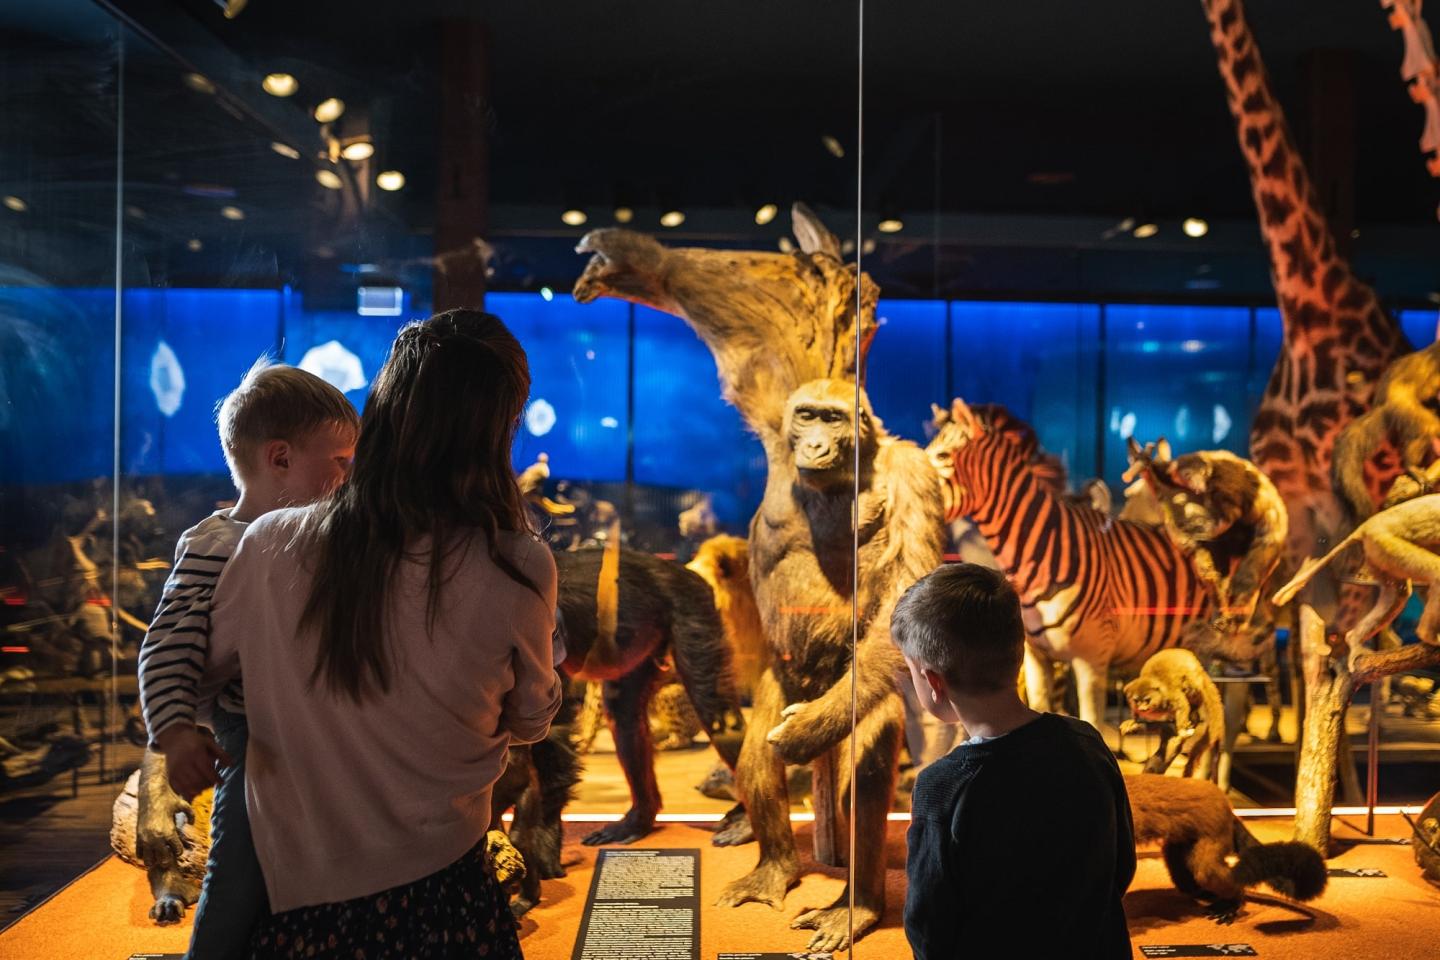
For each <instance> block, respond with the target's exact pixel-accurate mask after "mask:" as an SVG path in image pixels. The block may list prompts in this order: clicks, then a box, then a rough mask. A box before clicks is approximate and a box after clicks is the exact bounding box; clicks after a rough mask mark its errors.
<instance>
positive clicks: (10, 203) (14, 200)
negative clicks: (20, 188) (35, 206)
mask: <svg viewBox="0 0 1440 960" xmlns="http://www.w3.org/2000/svg"><path fill="white" fill-rule="evenodd" d="M3 203H4V204H5V206H6V207H8V208H10V209H11V210H14V211H15V212H16V213H24V212H25V211H26V210H29V209H30V204H28V203H26V202H25V201H24V200H21V199H20V198H19V197H15V196H9V197H6V198H5V199H4V201H3Z"/></svg>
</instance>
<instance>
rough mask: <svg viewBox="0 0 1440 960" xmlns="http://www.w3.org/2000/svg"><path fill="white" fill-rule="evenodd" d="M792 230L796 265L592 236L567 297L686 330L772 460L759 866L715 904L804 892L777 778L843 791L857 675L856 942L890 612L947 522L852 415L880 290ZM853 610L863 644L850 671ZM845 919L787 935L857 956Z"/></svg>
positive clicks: (919, 471) (877, 836)
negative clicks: (836, 777) (652, 312)
mask: <svg viewBox="0 0 1440 960" xmlns="http://www.w3.org/2000/svg"><path fill="white" fill-rule="evenodd" d="M793 230H794V233H795V238H796V240H797V241H798V245H799V249H798V250H797V251H795V252H794V253H792V254H774V253H759V252H743V251H733V250H699V249H667V248H665V247H662V246H661V245H660V244H658V243H656V242H655V240H654V239H653V238H650V237H646V236H642V235H640V234H636V233H632V232H630V231H625V230H599V231H595V232H594V233H591V234H588V235H586V236H585V237H584V238H583V239H582V240H581V242H580V246H579V247H578V249H579V250H580V251H581V252H587V253H592V254H593V256H592V257H591V260H590V263H589V264H588V265H587V266H586V268H585V272H584V273H583V274H582V276H581V277H580V280H579V281H578V282H577V283H576V285H575V298H576V300H578V301H580V302H581V303H587V302H589V301H591V300H594V299H595V298H597V297H600V296H615V297H621V298H623V299H626V300H630V301H632V302H636V303H644V304H647V305H649V306H651V307H654V308H656V309H659V310H663V311H665V312H667V313H671V314H673V315H675V316H677V317H681V318H683V319H684V320H685V321H686V322H687V323H689V324H690V326H691V327H692V328H693V329H694V330H695V332H696V333H697V334H699V336H700V338H701V339H702V340H704V342H705V344H706V346H707V347H709V349H710V352H711V353H712V355H714V357H715V362H716V367H717V368H718V371H719V374H720V384H721V391H722V394H723V396H724V397H725V399H726V400H728V401H730V402H731V403H733V404H734V405H735V406H736V407H737V408H738V409H739V411H740V414H741V416H743V417H744V419H745V422H746V424H747V425H748V426H749V427H750V429H752V430H754V431H755V432H756V434H757V435H758V436H759V437H760V440H761V443H762V445H763V446H764V449H765V455H766V460H767V465H768V476H767V480H766V487H765V495H764V498H763V501H762V503H761V507H760V511H759V512H758V513H757V514H756V516H755V518H754V519H753V520H752V522H751V525H750V577H751V583H752V584H753V586H754V588H755V601H756V604H757V606H758V608H759V610H760V616H761V620H762V623H763V624H764V628H765V633H766V639H767V641H768V643H769V648H770V666H769V668H768V669H766V670H765V672H764V673H763V674H762V675H761V677H760V680H759V683H758V685H757V688H756V692H755V706H754V713H753V715H752V717H751V722H750V735H748V736H747V737H746V738H745V744H744V748H743V749H742V752H741V760H740V766H739V769H738V771H737V778H738V782H739V789H740V794H741V797H742V798H743V800H744V802H745V805H746V807H747V809H748V812H749V814H750V820H751V823H752V824H753V825H754V832H755V835H756V837H757V839H758V840H759V841H760V861H759V863H758V864H757V865H756V867H755V869H754V871H752V872H751V873H750V874H748V875H746V876H745V877H743V878H741V879H740V880H737V881H735V882H734V883H731V884H730V885H729V886H727V887H726V888H725V890H724V891H723V892H722V893H721V895H720V897H719V901H718V902H719V903H720V904H721V905H728V906H733V905H737V904H741V903H745V902H749V901H756V902H761V903H768V904H770V905H772V906H775V907H777V908H778V907H779V906H780V905H781V904H782V903H783V901H784V898H785V894H786V891H787V890H788V889H789V888H790V887H791V886H792V885H793V884H794V883H795V882H796V880H797V879H798V874H799V859H798V857H797V855H796V852H795V839H794V835H793V834H792V833H791V829H790V819H789V804H788V796H787V791H786V787H785V778H784V769H785V762H786V761H787V760H790V761H792V762H810V761H811V760H814V759H816V758H818V757H820V756H821V755H828V756H832V757H834V759H835V763H834V766H835V768H836V769H838V770H840V771H841V772H842V774H843V775H844V776H845V777H846V778H847V779H848V776H849V773H850V770H851V761H850V757H849V756H848V751H847V748H845V747H844V746H843V744H844V743H845V742H846V741H847V740H848V737H849V733H850V686H851V683H850V677H851V674H852V672H853V674H854V675H855V677H856V678H857V684H856V686H857V690H858V698H859V702H858V707H859V712H858V715H859V718H860V719H859V724H858V728H857V731H856V736H857V742H858V744H859V750H860V752H859V755H858V756H857V757H856V758H855V768H856V778H857V779H856V782H855V796H856V801H857V810H858V822H857V823H855V824H854V828H855V834H856V846H855V849H854V850H853V851H852V856H853V857H854V865H855V884H856V885H855V891H854V892H855V913H854V932H855V934H856V935H859V934H861V933H863V932H864V931H865V930H867V929H868V928H869V927H871V926H872V925H873V924H874V923H875V922H876V921H877V920H878V919H879V917H880V914H881V912H882V911H883V908H884V886H885V884H884V880H885V861H884V849H885V815H886V813H887V812H888V809H889V803H890V797H891V795H892V792H893V789H894V777H895V770H896V764H897V761H898V758H899V751H900V741H901V730H902V719H901V718H902V708H901V704H900V698H899V695H898V694H897V693H896V691H895V680H894V677H895V671H896V667H897V666H898V664H899V662H900V660H899V656H898V653H897V652H896V651H895V650H894V648H893V647H892V646H891V644H890V637H889V621H890V609H891V607H892V605H893V604H894V602H895V600H896V599H897V598H898V597H899V595H900V593H901V592H903V590H904V589H905V588H906V587H908V586H909V585H910V584H911V583H913V582H914V581H915V580H917V579H919V578H920V577H921V576H923V575H925V574H927V573H929V572H930V571H931V570H932V569H934V567H935V566H936V565H937V564H938V563H939V562H940V559H941V534H942V525H941V513H940V504H939V492H938V490H937V489H936V484H935V479H934V474H933V473H932V472H931V468H930V467H929V465H928V463H927V462H926V460H925V458H924V456H923V455H922V454H921V453H920V451H919V449H918V448H916V447H915V446H914V445H913V444H910V443H907V442H905V441H901V440H898V439H896V438H893V437H890V436H889V435H888V434H886V433H885V432H884V431H883V429H882V427H881V426H880V424H879V423H878V421H876V420H875V419H874V417H873V415H872V414H871V413H870V410H869V406H868V403H867V402H866V401H864V399H863V396H862V397H861V398H860V399H861V403H860V414H859V416H858V421H859V422H856V420H857V416H856V413H855V408H856V397H855V394H856V389H855V381H856V380H857V379H861V380H863V376H864V354H865V350H866V349H867V347H868V344H869V342H870V339H871V338H872V337H873V335H874V333H875V331H876V330H877V329H878V324H877V323H876V320H875V303H876V300H877V299H878V295H879V291H878V290H877V289H876V287H875V285H874V284H873V283H872V282H871V281H870V279H869V278H868V277H867V276H865V275H864V274H861V273H860V272H859V271H858V270H856V268H855V267H854V265H853V264H846V263H845V262H844V260H843V257H842V255H841V251H840V241H839V238H837V237H836V236H835V235H834V234H832V233H830V232H829V231H828V230H826V229H825V227H824V225H823V224H821V223H820V221H819V220H818V219H817V218H816V217H815V216H814V214H812V213H811V212H810V211H809V210H808V209H806V208H805V207H804V206H803V205H801V204H796V206H795V208H794V216H793ZM857 301H858V309H857ZM857 442H858V444H859V449H860V461H861V462H860V476H859V477H858V480H859V487H860V503H859V505H858V511H857V510H856V509H855V508H856V503H855V491H854V487H853V484H854V482H855V480H856V479H857V478H856V477H855V476H854V462H853V461H854V454H855V451H856V444H857ZM856 515H858V520H859V522H858V530H859V540H860V556H859V571H860V575H859V583H858V590H857V584H856V583H855V577H854V575H853V573H852V567H853V565H854V564H855V562H856V561H855V555H854V543H855V534H856V523H855V521H854V519H853V518H854V517H855V516H856ZM852 605H853V606H854V607H858V611H859V628H860V637H861V639H860V643H859V647H858V650H856V655H855V656H856V659H855V662H854V663H853V664H852V649H855V648H853V647H852V641H853V632H852V631H853V629H854V626H853V624H852V619H851V610H852ZM840 786H841V788H842V791H844V790H846V789H848V788H849V784H848V783H844V782H842V783H841V784H840ZM717 836H718V835H717ZM848 900H849V891H848V890H847V891H846V892H844V893H842V894H841V895H840V897H839V898H837V899H836V900H835V902H834V903H832V904H831V905H830V906H828V907H826V908H825V909H822V910H813V911H808V912H806V913H803V914H801V915H800V916H799V917H798V918H796V920H795V921H794V923H793V925H794V926H795V927H797V928H805V929H813V930H815V931H816V933H815V935H814V937H812V939H811V942H810V947H809V949H810V950H812V951H828V950H838V949H844V948H846V947H848V946H849V943H850V935H849V929H850V915H849V912H848V909H847V907H848Z"/></svg>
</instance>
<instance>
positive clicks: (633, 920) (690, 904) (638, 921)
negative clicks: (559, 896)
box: [573, 850, 700, 960]
mask: <svg viewBox="0 0 1440 960" xmlns="http://www.w3.org/2000/svg"><path fill="white" fill-rule="evenodd" d="M699 862H700V851H699V850H601V851H600V855H599V856H598V857H597V858H596V860H595V875H594V877H593V878H592V879H591V882H590V896H589V897H588V898H587V899H586V901H585V914H584V916H583V917H582V918H581V920H580V932H579V934H578V935H577V936H576V937H575V952H574V954H573V958H574V960H699V956H700V873H699Z"/></svg>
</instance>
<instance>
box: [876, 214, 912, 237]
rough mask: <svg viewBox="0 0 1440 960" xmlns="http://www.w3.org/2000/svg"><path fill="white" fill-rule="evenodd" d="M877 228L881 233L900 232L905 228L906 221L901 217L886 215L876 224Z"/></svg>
mask: <svg viewBox="0 0 1440 960" xmlns="http://www.w3.org/2000/svg"><path fill="white" fill-rule="evenodd" d="M875 229H877V230H879V231H880V232H881V233H899V232H900V231H901V230H904V229H905V221H903V220H901V219H900V218H899V217H886V218H885V219H884V220H881V221H880V222H879V223H878V224H876V225H875Z"/></svg>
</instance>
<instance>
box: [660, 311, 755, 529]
mask: <svg viewBox="0 0 1440 960" xmlns="http://www.w3.org/2000/svg"><path fill="white" fill-rule="evenodd" d="M634 428H635V434H634V436H635V481H636V482H637V483H641V484H650V485H654V486H660V487H678V488H681V489H688V490H699V491H704V492H706V493H709V494H711V497H712V500H713V502H714V507H715V512H716V514H717V515H718V516H719V518H720V522H721V524H722V525H723V526H724V527H725V528H726V529H727V530H729V531H732V532H735V533H743V532H744V531H745V530H746V528H747V526H748V524H749V522H750V518H751V516H753V515H754V513H755V509H756V508H757V507H758V506H759V505H760V498H761V496H762V495H763V494H764V492H765V451H764V450H763V449H762V448H761V446H760V441H759V440H758V439H757V438H756V437H755V435H754V434H752V433H751V432H750V430H749V429H748V428H747V427H746V426H745V422H744V421H743V420H741V419H740V413H739V411H737V410H736V409H735V408H734V407H732V406H730V405H729V404H727V403H726V402H725V401H724V400H721V399H720V381H719V377H718V374H717V372H716V370H715V359H714V358H713V357H712V356H711V355H710V351H709V349H708V348H707V347H706V346H705V344H703V343H701V342H700V338H699V337H698V336H696V335H695V332H694V331H692V330H691V329H690V328H689V327H688V326H686V324H685V323H684V321H682V320H680V319H678V318H676V317H672V316H670V315H669V314H667V313H661V312H659V311H658V310H651V309H649V308H648V307H636V308H635V424H634Z"/></svg>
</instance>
